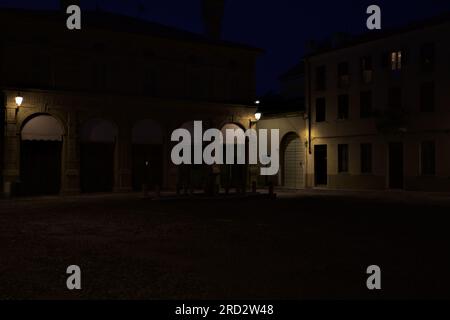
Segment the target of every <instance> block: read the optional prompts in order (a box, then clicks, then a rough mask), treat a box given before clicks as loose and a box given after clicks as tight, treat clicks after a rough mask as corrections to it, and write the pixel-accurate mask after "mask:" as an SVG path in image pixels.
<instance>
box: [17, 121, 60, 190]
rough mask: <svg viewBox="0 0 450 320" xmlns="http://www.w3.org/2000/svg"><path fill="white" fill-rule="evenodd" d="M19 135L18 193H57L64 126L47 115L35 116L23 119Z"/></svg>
mask: <svg viewBox="0 0 450 320" xmlns="http://www.w3.org/2000/svg"><path fill="white" fill-rule="evenodd" d="M20 134H21V143H20V149H21V150H20V180H21V183H20V187H19V190H18V192H19V194H22V195H49V194H58V193H59V192H60V188H61V167H62V145H63V142H62V141H63V136H64V134H65V131H64V127H63V125H62V124H61V122H60V121H59V120H58V119H57V118H55V117H54V116H52V115H50V114H34V115H32V116H31V117H28V118H27V119H25V121H24V122H23V125H22V127H21V132H20Z"/></svg>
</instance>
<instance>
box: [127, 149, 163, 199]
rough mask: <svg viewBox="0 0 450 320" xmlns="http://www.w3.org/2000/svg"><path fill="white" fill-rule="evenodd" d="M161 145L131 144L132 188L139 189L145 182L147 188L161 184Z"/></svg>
mask: <svg viewBox="0 0 450 320" xmlns="http://www.w3.org/2000/svg"><path fill="white" fill-rule="evenodd" d="M162 172H163V146H162V145H133V190H134V191H141V190H142V186H143V185H144V184H146V185H147V186H148V187H149V188H154V187H155V186H157V185H159V186H160V187H161V186H162V182H163V178H162Z"/></svg>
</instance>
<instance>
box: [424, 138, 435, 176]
mask: <svg viewBox="0 0 450 320" xmlns="http://www.w3.org/2000/svg"><path fill="white" fill-rule="evenodd" d="M420 151H421V169H422V175H434V174H435V173H436V146H435V143H434V141H425V142H422V146H421V149H420Z"/></svg>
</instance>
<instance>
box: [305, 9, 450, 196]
mask: <svg viewBox="0 0 450 320" xmlns="http://www.w3.org/2000/svg"><path fill="white" fill-rule="evenodd" d="M449 33H450V19H449V17H448V16H443V17H438V18H434V19H431V20H428V21H424V22H420V23H416V24H414V25H410V26H408V27H405V28H401V29H398V30H394V31H386V32H371V33H368V34H365V35H363V36H361V37H357V38H353V39H351V38H347V37H345V36H343V35H340V36H339V37H336V38H335V39H334V40H335V41H334V43H333V44H330V45H329V46H326V47H317V48H316V50H315V52H312V53H311V54H309V55H308V56H307V57H306V59H305V61H306V62H305V63H306V79H307V81H306V100H307V107H308V110H309V111H310V117H309V119H310V121H309V124H310V126H309V128H310V130H309V133H308V141H309V147H308V148H309V150H308V152H307V154H308V159H307V163H308V167H307V183H306V185H307V186H310V187H328V188H346V189H360V188H361V189H406V190H430V191H432V190H450V136H449V133H450V91H449V90H448V88H449V87H450V73H449V71H450V43H449V42H448V34H449Z"/></svg>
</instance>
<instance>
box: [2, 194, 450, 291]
mask: <svg viewBox="0 0 450 320" xmlns="http://www.w3.org/2000/svg"><path fill="white" fill-rule="evenodd" d="M449 209H450V195H446V194H419V193H386V192H365V193H364V192H359V193H357V192H331V191H305V192H295V193H294V192H292V193H282V194H280V195H279V197H278V199H268V198H262V197H260V198H241V199H239V198H233V197H231V198H220V199H206V198H201V197H197V198H194V199H189V198H183V199H170V198H168V199H165V200H160V201H155V200H151V199H148V198H143V197H142V196H141V195H140V194H129V195H114V196H111V195H97V196H87V197H67V198H41V199H32V200H31V199H23V200H12V201H6V200H0V299H30V298H39V299H51V298H58V299H88V298H97V299H105V298H106V299H266V298H269V299H272V298H274V299H315V298H339V299H341V298H375V299H380V298H381V299H383V298H386V299H387V298H450V276H449V272H448V270H450V258H449V252H450V250H449V249H450V232H449V226H450V224H449V220H450V219H449V215H450V210H449ZM73 264H75V265H79V266H80V267H81V270H82V290H81V291H77V292H71V291H68V290H67V289H66V277H67V275H66V268H67V266H69V265H73ZM373 264H376V265H379V266H380V267H381V270H382V290H381V291H379V292H369V291H368V290H367V288H366V279H367V275H366V273H365V272H366V268H367V267H368V266H369V265H373Z"/></svg>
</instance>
